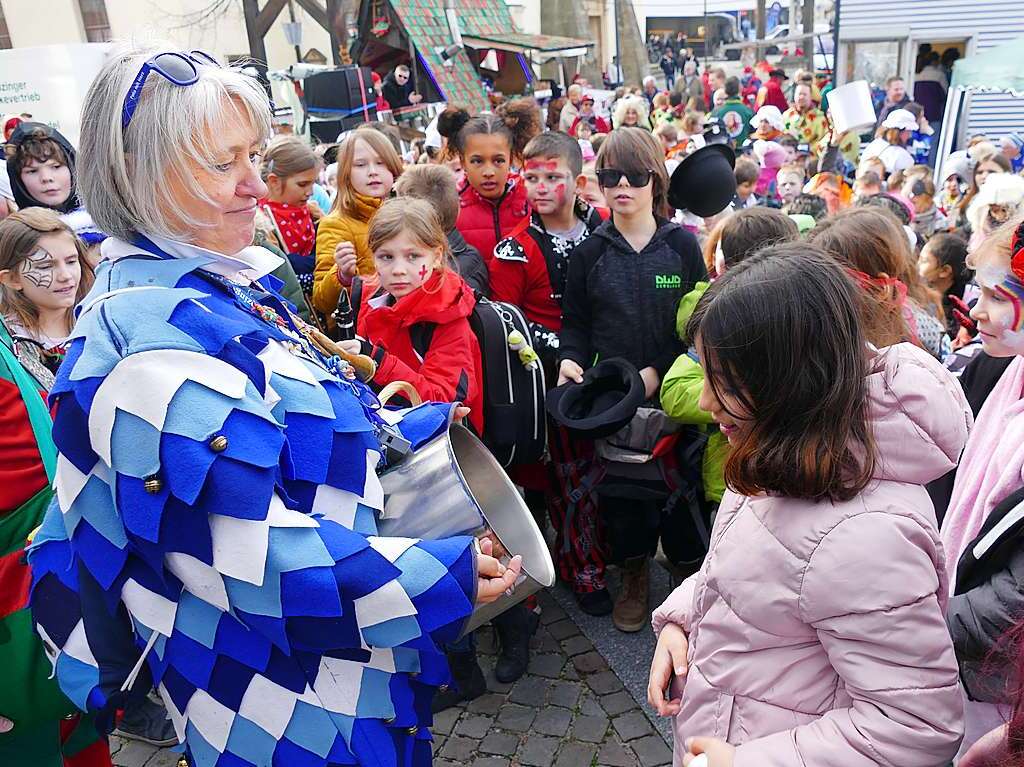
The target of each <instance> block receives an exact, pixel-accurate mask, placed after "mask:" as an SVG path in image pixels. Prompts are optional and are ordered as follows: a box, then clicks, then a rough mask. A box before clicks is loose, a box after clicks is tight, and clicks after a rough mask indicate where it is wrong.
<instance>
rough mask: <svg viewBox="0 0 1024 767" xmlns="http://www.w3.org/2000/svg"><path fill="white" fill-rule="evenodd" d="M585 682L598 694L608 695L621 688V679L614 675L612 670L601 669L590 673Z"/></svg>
mask: <svg viewBox="0 0 1024 767" xmlns="http://www.w3.org/2000/svg"><path fill="white" fill-rule="evenodd" d="M587 684H589V685H590V689H591V690H593V691H594V692H596V693H597V694H598V695H609V694H611V693H613V692H618V691H619V690H621V689H622V681H621V680H620V679H619V678H618V677H617V676H615V672H614V671H602V672H600V673H598V674H591V675H590V676H588V677H587Z"/></svg>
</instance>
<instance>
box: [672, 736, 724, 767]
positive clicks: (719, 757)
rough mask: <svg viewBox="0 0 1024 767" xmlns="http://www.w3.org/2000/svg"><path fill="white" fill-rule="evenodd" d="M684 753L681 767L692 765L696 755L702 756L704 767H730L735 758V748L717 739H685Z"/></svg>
mask: <svg viewBox="0 0 1024 767" xmlns="http://www.w3.org/2000/svg"><path fill="white" fill-rule="evenodd" d="M686 751H687V753H686V754H685V755H684V756H683V767H687V765H690V764H694V760H695V759H697V755H698V754H704V764H705V765H706V767H732V765H733V761H734V760H735V758H736V747H735V746H730V745H729V744H728V743H726V742H725V741H724V740H719V739H718V738H687V739H686ZM698 764H699V762H698Z"/></svg>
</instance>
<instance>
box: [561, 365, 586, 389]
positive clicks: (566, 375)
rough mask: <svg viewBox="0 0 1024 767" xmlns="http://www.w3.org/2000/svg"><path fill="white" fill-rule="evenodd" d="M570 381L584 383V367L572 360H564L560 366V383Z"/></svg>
mask: <svg viewBox="0 0 1024 767" xmlns="http://www.w3.org/2000/svg"><path fill="white" fill-rule="evenodd" d="M569 381H572V382H573V383H583V368H581V367H580V366H579V365H577V364H576V363H575V362H573V361H572V360H562V364H561V365H559V366H558V385H559V386H561V385H562V384H564V383H568V382H569Z"/></svg>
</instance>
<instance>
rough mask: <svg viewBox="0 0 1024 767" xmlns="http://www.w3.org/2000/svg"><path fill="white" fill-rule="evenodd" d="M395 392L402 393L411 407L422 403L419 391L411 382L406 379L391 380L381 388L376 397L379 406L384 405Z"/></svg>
mask: <svg viewBox="0 0 1024 767" xmlns="http://www.w3.org/2000/svg"><path fill="white" fill-rule="evenodd" d="M396 394H404V395H405V396H406V397H407V398H408V400H409V403H410V404H411V405H412V406H413V407H416V406H417V405H422V404H423V397H421V396H420V393H419V392H418V391H416V387H415V386H413V385H412V384H411V383H409V382H408V381H392V382H391V383H389V384H388V385H387V386H385V387H384V388H383V389H381V390H380V394H378V395H377V399H379V400H380V406H381V407H385V406H386V405H387V404H388V402H389V401H390V400H391V398H392V397H394V396H395V395H396Z"/></svg>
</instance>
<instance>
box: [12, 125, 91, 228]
mask: <svg viewBox="0 0 1024 767" xmlns="http://www.w3.org/2000/svg"><path fill="white" fill-rule="evenodd" d="M27 138H48V139H50V140H52V141H54V142H55V143H56V144H58V145H59V146H60V148H61V149H63V150H64V156H65V157H66V158H67V161H68V168H69V169H70V170H71V194H69V195H68V198H67V199H66V200H65V201H64V202H62V203H61V204H60V205H56V206H54V205H47V204H46V203H43V202H40V201H39V200H37V199H36V198H34V197H32V196H31V195H30V194H29V193H28V190H27V189H26V188H25V185H24V184H23V183H22V181H21V172H20V170H19V169H18V168H15V165H14V155H15V154H16V152H14V151H12V145H13V146H18V145H20V144H21V143H22V142H23V141H25V139H27ZM7 147H8V148H7V175H8V176H10V178H11V190H12V191H13V192H14V202H15V203H17V205H18V207H19V208H50V209H52V210H55V211H57V212H58V213H70V212H71V211H73V210H77V209H78V208H79V207H80V203H79V202H78V195H77V194H76V192H75V190H76V187H77V184H76V183H75V181H76V179H77V176H76V175H75V148H74V147H73V146H71V142H70V141H68V140H67V139H66V138H64V136H63V135H61V133H60V131H58V130H55V129H54V128H51V127H50V126H49V125H44V124H43V123H31V122H23V123H21V125H19V126H18V127H17V128H15V129H14V133H12V134H11V138H10V140H9V141H8V142H7Z"/></svg>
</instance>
